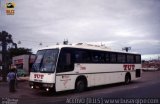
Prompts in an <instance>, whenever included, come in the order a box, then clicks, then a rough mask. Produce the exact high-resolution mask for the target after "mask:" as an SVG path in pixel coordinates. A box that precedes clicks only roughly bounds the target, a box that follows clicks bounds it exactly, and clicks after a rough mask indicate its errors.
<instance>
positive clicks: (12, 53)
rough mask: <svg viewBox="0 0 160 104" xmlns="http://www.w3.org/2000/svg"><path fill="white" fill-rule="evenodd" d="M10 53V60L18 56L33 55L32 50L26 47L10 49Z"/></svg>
mask: <svg viewBox="0 0 160 104" xmlns="http://www.w3.org/2000/svg"><path fill="white" fill-rule="evenodd" d="M8 52H9V54H10V58H12V57H14V56H18V55H23V54H32V50H31V49H28V48H24V47H20V48H10V49H9V50H8Z"/></svg>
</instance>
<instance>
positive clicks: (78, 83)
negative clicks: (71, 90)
mask: <svg viewBox="0 0 160 104" xmlns="http://www.w3.org/2000/svg"><path fill="white" fill-rule="evenodd" d="M85 89H86V84H85V81H84V80H82V79H81V80H77V81H76V85H75V90H76V92H83V91H84V90H85Z"/></svg>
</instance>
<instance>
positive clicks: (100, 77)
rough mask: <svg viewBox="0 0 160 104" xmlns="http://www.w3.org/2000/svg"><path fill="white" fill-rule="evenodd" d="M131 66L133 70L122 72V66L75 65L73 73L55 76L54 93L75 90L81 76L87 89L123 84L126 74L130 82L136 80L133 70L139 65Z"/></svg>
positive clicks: (139, 66)
mask: <svg viewBox="0 0 160 104" xmlns="http://www.w3.org/2000/svg"><path fill="white" fill-rule="evenodd" d="M127 65H131V64H127ZM132 65H134V66H135V67H134V69H130V70H124V67H123V66H124V64H114V66H113V64H80V63H79V64H75V65H74V71H71V72H63V73H58V74H56V86H55V87H56V91H64V90H71V89H75V83H76V79H77V78H78V76H81V75H83V76H85V77H86V79H87V83H88V85H87V87H92V86H99V85H105V84H111V83H117V82H124V80H125V75H126V73H127V72H129V73H130V74H131V79H132V80H136V79H137V78H136V76H135V72H136V71H135V70H136V69H139V68H141V65H140V64H132Z"/></svg>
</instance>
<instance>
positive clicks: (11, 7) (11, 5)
mask: <svg viewBox="0 0 160 104" xmlns="http://www.w3.org/2000/svg"><path fill="white" fill-rule="evenodd" d="M15 5H16V4H15V3H14V2H8V3H6V14H7V15H14V13H15V10H14V8H15Z"/></svg>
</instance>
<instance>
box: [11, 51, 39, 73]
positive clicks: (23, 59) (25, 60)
mask: <svg viewBox="0 0 160 104" xmlns="http://www.w3.org/2000/svg"><path fill="white" fill-rule="evenodd" d="M35 58H36V55H34V54H32V55H19V56H15V57H13V58H12V64H13V65H15V66H16V67H17V69H23V70H25V71H26V72H27V74H29V73H30V70H31V67H32V64H33V62H34V60H35Z"/></svg>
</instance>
